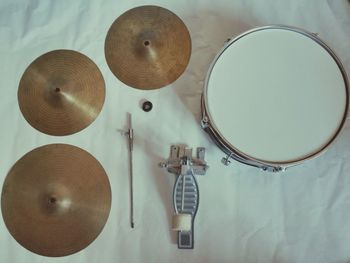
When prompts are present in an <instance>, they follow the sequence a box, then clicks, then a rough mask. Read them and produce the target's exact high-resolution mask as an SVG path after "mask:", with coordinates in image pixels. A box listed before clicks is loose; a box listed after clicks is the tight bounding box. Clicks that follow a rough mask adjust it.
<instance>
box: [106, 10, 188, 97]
mask: <svg viewBox="0 0 350 263" xmlns="http://www.w3.org/2000/svg"><path fill="white" fill-rule="evenodd" d="M105 56H106V60H107V64H108V66H109V68H110V70H111V71H112V72H113V74H114V75H115V76H116V77H117V78H118V79H119V80H120V81H122V82H123V83H125V84H126V85H128V86H130V87H133V88H136V89H141V90H151V89H159V88H162V87H164V86H166V85H168V84H170V83H172V82H174V81H175V80H176V79H177V78H178V77H179V76H180V75H181V74H182V73H183V72H184V70H185V69H186V67H187V64H188V62H189V59H190V56H191V37H190V34H189V32H188V30H187V27H186V25H185V24H184V23H183V22H182V20H181V19H180V18H179V17H178V16H177V15H175V14H174V13H172V12H171V11H169V10H167V9H165V8H162V7H158V6H140V7H136V8H133V9H130V10H128V11H126V12H125V13H123V14H122V15H121V16H119V17H118V18H117V19H116V20H115V21H114V22H113V24H112V25H111V27H110V29H109V31H108V33H107V37H106V41H105Z"/></svg>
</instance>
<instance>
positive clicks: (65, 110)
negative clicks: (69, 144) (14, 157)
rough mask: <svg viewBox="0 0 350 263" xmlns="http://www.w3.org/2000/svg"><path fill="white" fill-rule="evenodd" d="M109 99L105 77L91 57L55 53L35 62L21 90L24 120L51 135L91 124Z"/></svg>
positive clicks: (67, 133)
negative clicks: (106, 93)
mask: <svg viewBox="0 0 350 263" xmlns="http://www.w3.org/2000/svg"><path fill="white" fill-rule="evenodd" d="M104 100H105V83H104V80H103V76H102V74H101V72H100V70H99V69H98V67H97V66H96V64H95V63H94V62H93V61H92V60H90V59H89V58H88V57H87V56H85V55H83V54H81V53H79V52H76V51H73V50H54V51H51V52H48V53H46V54H44V55H42V56H40V57H38V58H37V59H35V60H34V61H33V62H32V63H31V64H30V65H29V66H28V68H27V69H26V70H25V72H24V73H23V76H22V78H21V81H20V83H19V88H18V103H19V107H20V109H21V112H22V114H23V116H24V118H25V119H26V120H27V121H28V122H29V124H30V125H32V126H33V127H34V128H35V129H37V130H39V131H41V132H43V133H46V134H50V135H69V134H73V133H76V132H78V131H80V130H82V129H84V128H85V127H87V126H88V125H89V124H91V123H92V122H93V121H94V120H95V119H96V118H97V116H98V114H99V113H100V111H101V109H102V106H103V103H104Z"/></svg>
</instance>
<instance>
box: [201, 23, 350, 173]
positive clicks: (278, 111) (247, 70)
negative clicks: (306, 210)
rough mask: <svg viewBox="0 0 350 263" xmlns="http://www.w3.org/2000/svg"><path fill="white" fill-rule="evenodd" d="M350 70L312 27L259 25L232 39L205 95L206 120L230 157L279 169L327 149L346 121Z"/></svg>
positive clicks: (211, 74)
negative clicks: (311, 31)
mask: <svg viewBox="0 0 350 263" xmlns="http://www.w3.org/2000/svg"><path fill="white" fill-rule="evenodd" d="M348 89H349V87H348V79H347V76H346V72H345V70H344V68H343V66H342V64H341V62H340V60H339V58H338V57H337V56H336V55H335V54H334V52H333V51H332V50H331V49H330V48H329V47H328V46H327V45H326V44H325V43H324V42H323V41H322V40H320V39H319V38H318V37H317V36H316V35H315V34H312V33H308V32H306V31H304V30H301V29H298V28H294V27H287V26H268V27H260V28H256V29H253V30H251V31H248V32H246V33H243V34H242V35H240V36H238V37H236V38H234V39H232V40H230V41H229V42H227V43H226V44H225V46H224V47H223V49H222V50H221V51H220V52H219V54H218V55H217V56H216V58H215V59H214V61H213V63H212V64H211V66H210V69H209V71H208V74H207V77H206V81H205V87H204V92H203V95H202V127H203V128H204V130H205V131H206V132H207V133H208V134H209V135H210V137H211V138H212V140H213V141H214V142H215V143H216V144H217V145H218V146H219V147H220V149H221V150H222V151H224V152H225V153H226V154H227V156H226V157H225V158H224V159H223V161H224V163H225V164H227V163H228V162H229V159H231V158H232V159H235V160H237V161H240V162H242V163H245V164H248V165H252V166H255V167H259V168H262V169H264V170H269V171H280V170H284V169H286V168H287V167H290V166H293V165H296V164H299V163H302V162H304V161H306V160H309V159H311V158H314V157H316V156H318V155H320V154H321V153H322V152H324V151H325V150H326V149H327V148H328V147H329V146H330V145H331V144H332V143H333V142H334V140H335V139H336V138H337V137H338V135H339V133H340V132H341V130H342V128H343V127H344V123H345V121H346V116H347V111H348V102H349V98H348V96H349V94H348V93H349V91H348Z"/></svg>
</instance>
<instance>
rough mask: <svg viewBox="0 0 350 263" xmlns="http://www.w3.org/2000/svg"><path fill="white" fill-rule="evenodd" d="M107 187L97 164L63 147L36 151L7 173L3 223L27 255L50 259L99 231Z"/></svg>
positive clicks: (108, 198)
mask: <svg viewBox="0 0 350 263" xmlns="http://www.w3.org/2000/svg"><path fill="white" fill-rule="evenodd" d="M110 207H111V188H110V184H109V181H108V177H107V175H106V173H105V171H104V169H103V167H102V166H101V165H100V163H99V162H98V161H97V160H96V159H95V158H94V157H93V156H92V155H91V154H89V153H87V152H86V151H84V150H82V149H80V148H78V147H75V146H71V145H67V144H50V145H45V146H42V147H39V148H36V149H34V150H32V151H30V152H29V153H27V154H25V155H24V156H23V157H22V158H21V159H19V160H18V161H17V162H16V163H15V165H14V166H13V167H12V169H11V170H10V172H9V173H8V175H7V177H6V179H5V182H4V185H3V188H2V195H1V210H2V215H3V219H4V222H5V224H6V227H7V229H8V230H9V232H10V233H11V235H12V236H13V237H14V238H15V239H16V240H17V242H18V243H20V244H21V245H22V246H23V247H25V248H27V249H28V250H30V251H32V252H34V253H37V254H40V255H43V256H50V257H58V256H65V255H69V254H72V253H75V252H77V251H79V250H81V249H83V248H85V247H87V246H88V245H89V244H90V243H91V242H92V241H93V240H94V239H95V238H96V237H97V236H98V235H99V233H100V232H101V231H102V229H103V227H104V225H105V223H106V221H107V218H108V215H109V211H110Z"/></svg>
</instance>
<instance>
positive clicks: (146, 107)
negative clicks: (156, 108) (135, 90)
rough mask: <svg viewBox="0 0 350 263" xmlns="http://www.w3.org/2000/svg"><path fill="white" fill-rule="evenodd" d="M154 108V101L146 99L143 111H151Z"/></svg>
mask: <svg viewBox="0 0 350 263" xmlns="http://www.w3.org/2000/svg"><path fill="white" fill-rule="evenodd" d="M152 108H153V104H152V102H150V101H148V100H147V101H145V102H144V103H142V109H143V111H145V112H149V111H151V110H152Z"/></svg>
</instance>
